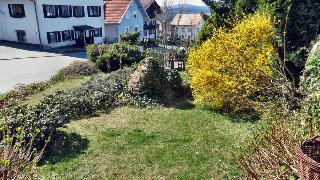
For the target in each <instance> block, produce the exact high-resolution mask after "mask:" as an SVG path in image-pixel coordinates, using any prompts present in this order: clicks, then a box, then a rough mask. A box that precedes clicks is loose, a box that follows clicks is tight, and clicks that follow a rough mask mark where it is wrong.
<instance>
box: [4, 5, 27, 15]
mask: <svg viewBox="0 0 320 180" xmlns="http://www.w3.org/2000/svg"><path fill="white" fill-rule="evenodd" d="M8 8H9V14H10V16H11V17H13V18H23V17H26V15H25V12H24V6H23V4H9V5H8Z"/></svg>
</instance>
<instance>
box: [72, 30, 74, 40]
mask: <svg viewBox="0 0 320 180" xmlns="http://www.w3.org/2000/svg"><path fill="white" fill-rule="evenodd" d="M71 40H74V30H71Z"/></svg>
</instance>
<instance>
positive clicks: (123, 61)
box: [87, 42, 143, 72]
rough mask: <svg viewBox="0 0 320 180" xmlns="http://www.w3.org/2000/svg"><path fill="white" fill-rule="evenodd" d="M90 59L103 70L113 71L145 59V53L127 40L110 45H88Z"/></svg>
mask: <svg viewBox="0 0 320 180" xmlns="http://www.w3.org/2000/svg"><path fill="white" fill-rule="evenodd" d="M87 54H88V58H89V60H90V61H92V62H94V63H95V64H96V65H97V67H99V69H100V70H102V71H103V72H111V71H116V70H118V69H120V68H121V67H123V66H131V65H132V64H135V63H137V62H139V61H141V60H142V59H143V54H142V52H141V51H140V50H139V48H138V46H134V45H130V44H128V43H125V42H119V43H114V44H110V45H105V44H103V45H90V46H87Z"/></svg>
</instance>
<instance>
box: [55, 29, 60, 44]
mask: <svg viewBox="0 0 320 180" xmlns="http://www.w3.org/2000/svg"><path fill="white" fill-rule="evenodd" d="M56 33H57V36H58V42H61V33H60V31H57V32H56Z"/></svg>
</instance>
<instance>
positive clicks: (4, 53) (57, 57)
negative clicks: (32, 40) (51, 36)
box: [0, 42, 86, 93]
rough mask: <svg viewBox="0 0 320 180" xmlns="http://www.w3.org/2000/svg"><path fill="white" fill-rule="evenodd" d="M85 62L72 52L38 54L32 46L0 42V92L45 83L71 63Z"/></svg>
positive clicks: (78, 52) (58, 51)
mask: <svg viewBox="0 0 320 180" xmlns="http://www.w3.org/2000/svg"><path fill="white" fill-rule="evenodd" d="M77 60H82V61H84V60H86V54H85V52H81V51H75V50H72V49H57V50H50V51H40V50H38V48H37V47H35V46H29V45H17V44H12V43H4V42H0V93H3V92H6V91H8V90H10V89H12V88H14V87H17V86H19V85H24V84H30V83H34V82H39V81H46V80H49V79H50V78H51V76H53V75H54V74H56V73H57V72H58V71H59V70H60V69H62V68H64V67H66V66H68V65H69V64H70V63H72V62H73V61H77Z"/></svg>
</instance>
